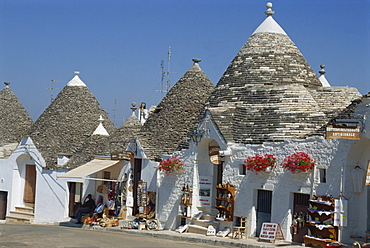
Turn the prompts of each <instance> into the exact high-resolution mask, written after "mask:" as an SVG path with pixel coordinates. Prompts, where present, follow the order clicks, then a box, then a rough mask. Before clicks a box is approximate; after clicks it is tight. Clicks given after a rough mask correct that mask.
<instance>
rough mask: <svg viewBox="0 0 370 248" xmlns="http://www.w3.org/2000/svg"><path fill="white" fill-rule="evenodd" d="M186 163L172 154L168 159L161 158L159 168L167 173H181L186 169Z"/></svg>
mask: <svg viewBox="0 0 370 248" xmlns="http://www.w3.org/2000/svg"><path fill="white" fill-rule="evenodd" d="M184 166H185V165H184V163H183V162H181V160H180V159H179V158H178V157H177V156H171V157H169V158H167V159H163V160H161V162H159V165H158V169H159V170H160V171H161V172H165V173H166V174H167V175H170V174H172V173H175V172H176V173H179V172H183V171H184Z"/></svg>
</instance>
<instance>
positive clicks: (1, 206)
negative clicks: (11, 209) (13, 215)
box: [0, 191, 8, 220]
mask: <svg viewBox="0 0 370 248" xmlns="http://www.w3.org/2000/svg"><path fill="white" fill-rule="evenodd" d="M7 199H8V192H7V191H0V220H5V217H6V207H7V205H8V200H7Z"/></svg>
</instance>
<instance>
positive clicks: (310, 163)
mask: <svg viewBox="0 0 370 248" xmlns="http://www.w3.org/2000/svg"><path fill="white" fill-rule="evenodd" d="M281 165H282V167H283V168H285V169H288V170H290V171H291V172H292V173H293V174H294V173H299V172H307V171H309V170H312V169H313V167H314V166H315V162H314V160H313V159H312V158H310V156H309V155H308V154H307V153H304V152H296V153H293V154H292V155H290V156H288V157H286V158H284V160H283V162H282V163H281Z"/></svg>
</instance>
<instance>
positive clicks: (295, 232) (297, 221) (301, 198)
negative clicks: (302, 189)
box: [292, 193, 310, 243]
mask: <svg viewBox="0 0 370 248" xmlns="http://www.w3.org/2000/svg"><path fill="white" fill-rule="evenodd" d="M309 199H310V195H308V194H300V193H294V199H293V222H294V223H293V224H294V225H295V226H294V227H293V228H292V241H293V242H296V243H303V242H304V239H303V237H304V236H305V235H307V234H308V228H307V226H306V225H305V219H306V216H307V214H308V212H307V208H308V200H309Z"/></svg>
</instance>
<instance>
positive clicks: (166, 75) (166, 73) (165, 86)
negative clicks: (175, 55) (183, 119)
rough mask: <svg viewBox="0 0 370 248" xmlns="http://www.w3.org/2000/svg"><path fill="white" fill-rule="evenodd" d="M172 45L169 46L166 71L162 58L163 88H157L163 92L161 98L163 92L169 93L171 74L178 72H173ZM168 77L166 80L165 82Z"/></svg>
mask: <svg viewBox="0 0 370 248" xmlns="http://www.w3.org/2000/svg"><path fill="white" fill-rule="evenodd" d="M171 53H172V52H171V46H168V52H167V71H164V61H163V60H161V69H162V71H161V72H160V73H161V74H162V78H161V89H160V90H157V91H159V92H161V98H162V97H163V92H165V93H167V92H168V91H169V90H170V88H171V84H170V82H171V80H170V74H172V73H177V72H171ZM165 79H166V82H165Z"/></svg>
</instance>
